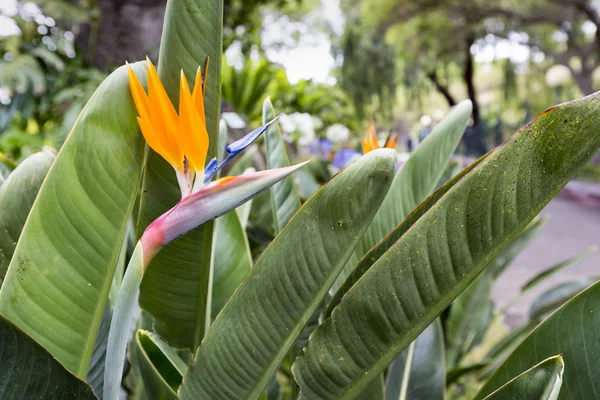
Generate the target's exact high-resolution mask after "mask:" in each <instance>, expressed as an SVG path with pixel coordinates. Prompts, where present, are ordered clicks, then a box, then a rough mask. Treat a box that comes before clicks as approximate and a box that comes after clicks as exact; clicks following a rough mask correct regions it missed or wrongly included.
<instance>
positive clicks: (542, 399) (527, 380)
mask: <svg viewBox="0 0 600 400" xmlns="http://www.w3.org/2000/svg"><path fill="white" fill-rule="evenodd" d="M564 370H565V364H564V362H563V359H562V357H561V356H554V357H551V358H548V359H547V360H544V361H542V362H541V363H539V364H537V365H536V366H534V367H532V368H531V369H528V370H527V371H525V372H523V373H522V374H521V375H519V376H517V377H516V378H514V379H512V380H511V381H509V382H508V383H507V384H506V385H504V386H502V387H501V388H499V389H498V390H496V391H495V392H494V393H492V394H490V395H489V396H487V397H485V399H486V400H515V399H519V400H556V399H557V398H558V394H559V393H560V388H561V386H562V380H563V372H564ZM477 398H480V396H479V395H478V396H477Z"/></svg>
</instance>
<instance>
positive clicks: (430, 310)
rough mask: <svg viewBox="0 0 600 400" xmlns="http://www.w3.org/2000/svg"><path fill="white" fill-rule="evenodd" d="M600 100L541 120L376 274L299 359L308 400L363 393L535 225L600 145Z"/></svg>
mask: <svg viewBox="0 0 600 400" xmlns="http://www.w3.org/2000/svg"><path fill="white" fill-rule="evenodd" d="M599 96H600V94H595V95H592V96H588V97H586V98H584V99H581V100H578V101H574V102H570V103H566V104H563V105H561V106H557V107H554V108H552V109H549V110H547V111H546V112H544V113H543V114H541V115H540V116H539V117H537V118H536V119H535V120H534V121H533V122H532V123H530V124H529V125H527V126H526V127H524V128H523V129H522V130H520V131H519V132H518V133H517V134H516V135H514V136H513V137H512V138H511V139H510V140H509V141H507V142H506V143H505V144H504V145H503V146H501V147H499V148H498V149H496V150H495V151H493V152H492V153H491V154H490V155H489V156H488V157H487V158H486V159H485V160H484V161H482V162H481V163H480V164H479V165H478V166H477V167H475V168H474V169H473V170H471V171H470V172H469V173H468V174H467V175H466V176H464V177H463V178H462V179H461V180H460V181H459V182H458V183H457V184H456V185H454V187H452V188H451V189H450V190H449V191H448V192H447V193H446V194H445V195H444V196H443V197H442V198H441V199H440V200H439V201H438V202H437V204H436V205H435V206H434V207H432V208H430V209H429V211H427V212H426V213H425V215H423V216H422V217H421V218H420V219H419V220H418V221H417V222H416V223H415V224H414V225H413V226H412V227H411V228H410V229H409V230H408V231H407V232H406V233H405V234H404V235H403V236H402V237H401V238H400V240H399V241H398V242H396V243H395V244H394V245H393V246H392V247H391V248H390V250H388V251H387V252H386V253H385V254H384V255H383V256H382V257H381V258H380V259H379V260H378V261H377V262H376V263H375V264H374V265H373V266H372V267H371V268H370V269H369V271H368V272H367V273H366V274H365V275H364V276H363V277H362V278H361V279H360V280H359V281H358V282H357V283H356V284H355V285H354V286H353V287H352V288H351V289H350V290H349V291H348V292H347V293H346V295H345V296H344V297H343V299H342V301H341V302H340V304H339V305H338V306H337V307H336V308H335V309H334V311H333V313H332V314H331V317H330V318H328V319H327V320H325V321H324V322H323V324H322V325H321V326H320V327H319V328H317V330H315V332H313V334H312V335H311V339H310V340H309V342H308V345H307V346H306V347H305V349H304V352H303V354H302V355H301V356H299V357H298V358H297V359H296V362H295V364H294V366H293V371H294V376H295V378H296V380H297V381H298V382H299V383H300V388H301V394H302V396H303V398H315V397H323V398H335V399H341V398H351V397H353V396H356V395H357V394H358V393H360V391H361V390H362V389H363V388H365V387H366V386H367V385H368V384H369V382H370V380H371V379H374V378H375V377H376V376H377V374H379V373H380V372H381V371H383V370H384V369H385V368H386V367H387V365H388V364H389V363H390V362H391V361H392V360H393V359H394V358H395V357H396V356H397V355H398V354H399V353H400V352H402V350H404V348H405V347H406V346H408V344H410V342H411V341H413V340H414V339H415V338H416V337H417V336H418V334H419V333H420V332H421V331H422V330H423V329H425V327H426V326H427V325H429V324H430V323H431V322H432V321H433V320H434V319H435V317H436V316H438V315H439V314H440V313H441V312H442V311H443V310H444V309H445V308H446V307H447V306H448V305H449V304H450V302H451V301H452V300H453V299H454V298H456V296H457V295H458V294H460V293H461V292H462V291H463V290H464V289H465V288H466V286H467V285H468V284H469V283H471V282H472V281H473V280H474V279H475V278H476V277H477V275H478V274H479V273H480V272H481V271H482V269H483V268H484V267H485V266H486V265H488V263H489V262H490V261H491V260H492V259H493V258H494V257H495V256H496V255H498V254H499V252H500V251H501V250H502V249H503V248H504V247H505V246H506V245H507V244H508V243H510V242H511V241H512V240H513V239H514V237H515V236H516V235H517V234H518V233H519V232H520V231H521V230H522V229H523V228H525V226H527V224H528V223H529V222H530V221H531V220H532V219H533V218H534V217H535V216H536V215H537V214H538V213H539V211H540V210H541V209H542V208H543V207H544V206H545V205H546V204H547V203H548V202H549V201H550V199H552V197H554V196H555V195H556V194H557V193H558V192H559V191H560V189H561V188H562V187H563V186H564V185H565V184H566V183H567V182H568V181H569V180H570V179H571V178H572V177H573V176H574V175H575V173H576V171H577V170H578V168H579V167H581V166H582V165H584V164H585V163H586V162H587V161H588V160H589V159H590V158H591V157H592V156H593V155H594V154H595V153H596V151H597V149H598V147H599V146H600V120H599V119H598V118H597V116H598V112H599V111H600V101H599V99H598V97H599ZM572 325H573V324H571V325H570V326H572ZM559 352H560V351H559ZM554 354H557V352H554ZM554 354H550V355H554ZM341 357H343V358H344V360H345V361H344V362H343V363H341V362H339V359H340V358H341ZM538 360H539V357H538ZM534 362H535V361H534ZM534 362H531V363H529V364H528V365H533V364H534ZM566 362H567V363H568V360H567V361H566Z"/></svg>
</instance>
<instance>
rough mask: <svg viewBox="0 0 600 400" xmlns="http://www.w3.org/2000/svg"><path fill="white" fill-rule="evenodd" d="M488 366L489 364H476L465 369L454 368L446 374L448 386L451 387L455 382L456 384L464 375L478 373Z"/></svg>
mask: <svg viewBox="0 0 600 400" xmlns="http://www.w3.org/2000/svg"><path fill="white" fill-rule="evenodd" d="M486 366H487V364H485V363H476V364H469V365H466V366H464V367H457V368H452V369H451V370H449V371H448V373H447V374H446V385H447V386H450V385H452V384H453V383H454V382H456V381H458V380H459V379H460V378H462V377H463V376H464V375H467V374H471V373H473V372H477V371H479V370H481V369H483V368H485V367H486Z"/></svg>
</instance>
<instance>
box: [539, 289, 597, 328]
mask: <svg viewBox="0 0 600 400" xmlns="http://www.w3.org/2000/svg"><path fill="white" fill-rule="evenodd" d="M596 282H598V278H581V279H577V280H574V281H570V282H565V283H561V284H559V285H557V286H554V287H552V288H550V289H548V290H547V291H545V292H544V293H542V294H541V295H539V296H538V297H537V298H536V299H535V300H533V302H532V303H531V308H530V309H529V318H530V319H532V320H534V321H535V320H539V319H541V318H542V317H543V316H544V315H547V314H549V313H550V312H552V311H554V310H556V309H557V308H559V307H560V306H562V305H563V304H565V303H566V302H567V301H569V300H571V299H572V298H573V297H575V295H577V294H579V293H580V292H582V291H583V290H584V289H586V288H588V287H590V286H591V285H593V284H594V283H596Z"/></svg>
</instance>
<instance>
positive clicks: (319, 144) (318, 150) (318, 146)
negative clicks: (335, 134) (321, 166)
mask: <svg viewBox="0 0 600 400" xmlns="http://www.w3.org/2000/svg"><path fill="white" fill-rule="evenodd" d="M308 150H309V151H310V152H311V154H313V155H315V156H317V157H319V158H320V159H321V160H323V161H328V160H329V159H330V156H331V152H332V151H333V143H332V142H331V140H327V139H316V140H313V141H312V142H310V143H309V144H308Z"/></svg>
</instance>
